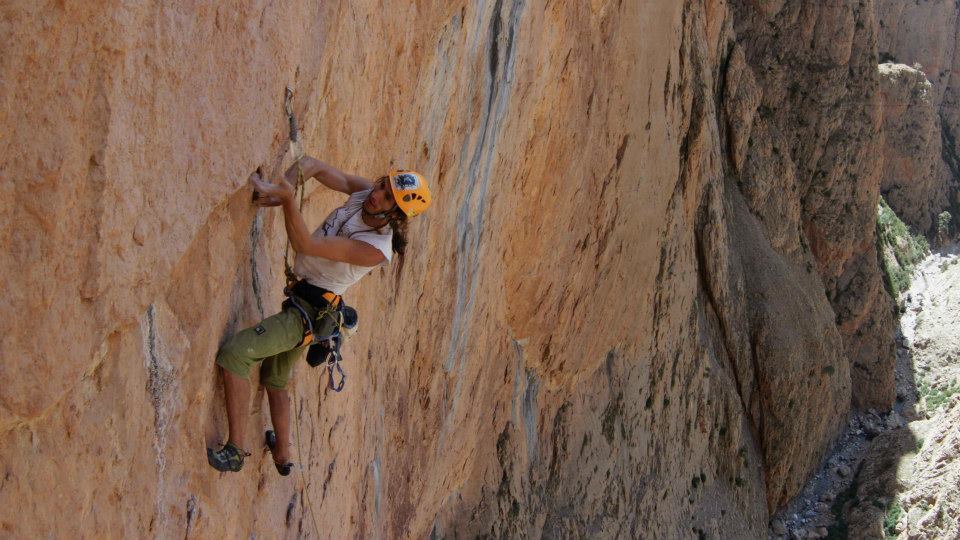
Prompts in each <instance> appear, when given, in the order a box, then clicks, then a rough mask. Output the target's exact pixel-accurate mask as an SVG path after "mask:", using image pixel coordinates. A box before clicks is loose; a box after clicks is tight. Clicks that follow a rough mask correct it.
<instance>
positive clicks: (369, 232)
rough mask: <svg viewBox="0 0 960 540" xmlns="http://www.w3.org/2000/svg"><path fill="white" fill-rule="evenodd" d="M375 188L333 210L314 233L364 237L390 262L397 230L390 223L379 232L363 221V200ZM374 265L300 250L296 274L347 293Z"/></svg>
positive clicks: (296, 261) (353, 197)
mask: <svg viewBox="0 0 960 540" xmlns="http://www.w3.org/2000/svg"><path fill="white" fill-rule="evenodd" d="M371 191H372V190H369V189H366V190H363V191H357V192H356V193H353V194H352V195H350V197H349V198H348V199H347V202H346V203H345V204H344V205H343V206H341V207H340V208H337V209H336V210H334V211H333V212H330V215H328V216H327V219H325V220H324V222H323V224H322V225H320V226H319V227H317V229H316V230H315V231H313V234H312V235H311V236H312V237H313V238H321V237H324V236H339V237H342V238H350V239H351V240H360V241H361V242H366V243H368V244H370V245H371V246H373V247H375V248H377V249H379V250H380V251H381V252H382V253H383V256H384V257H386V259H387V260H386V261H385V263H388V262H390V259H391V258H392V257H393V249H392V245H393V229H391V228H390V226H389V225H385V226H383V227H381V228H380V230H379V231H378V230H377V229H375V228H372V227H370V226H369V225H367V224H366V223H364V222H363V212H362V211H361V209H362V205H363V201H365V200H366V199H367V195H369V194H370V192H371ZM385 263H384V264H385ZM374 268H376V267H374V266H359V265H356V264H350V263H346V262H340V261H331V260H330V259H327V258H324V257H311V256H309V255H301V254H299V253H297V257H296V260H295V262H294V265H293V271H294V273H296V274H297V275H298V276H300V277H301V278H303V279H305V280H307V282H308V283H310V284H311V285H316V286H317V287H323V288H324V289H327V290H328V291H332V292H334V293H336V294H343V293H345V292H347V289H348V288H349V287H350V286H351V285H353V284H354V283H356V282H358V281H360V278H362V277H363V276H365V275H367V273H368V272H370V270H373V269H374Z"/></svg>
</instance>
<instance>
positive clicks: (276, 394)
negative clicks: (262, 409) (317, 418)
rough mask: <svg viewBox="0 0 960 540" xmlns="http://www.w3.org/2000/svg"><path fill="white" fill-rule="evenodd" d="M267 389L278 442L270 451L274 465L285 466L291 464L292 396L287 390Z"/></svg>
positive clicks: (271, 417) (271, 418)
mask: <svg viewBox="0 0 960 540" xmlns="http://www.w3.org/2000/svg"><path fill="white" fill-rule="evenodd" d="M266 389H267V400H268V401H269V402H270V421H271V422H272V423H273V430H274V433H275V434H276V437H277V442H276V444H275V446H274V447H273V448H271V449H270V450H271V451H272V452H273V461H274V463H277V464H280V465H284V464H286V463H290V396H289V395H288V394H287V390H286V389H285V388H270V387H269V386H267V387H266Z"/></svg>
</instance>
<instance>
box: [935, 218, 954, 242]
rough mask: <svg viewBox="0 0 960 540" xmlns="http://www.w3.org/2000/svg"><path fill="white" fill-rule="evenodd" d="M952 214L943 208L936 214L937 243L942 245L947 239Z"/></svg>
mask: <svg viewBox="0 0 960 540" xmlns="http://www.w3.org/2000/svg"><path fill="white" fill-rule="evenodd" d="M952 219H953V216H951V215H950V212H947V211H946V210H944V211H943V212H940V215H938V216H937V243H938V244H940V245H943V244H944V243H945V242H946V241H947V235H948V233H949V232H950V221H951V220H952Z"/></svg>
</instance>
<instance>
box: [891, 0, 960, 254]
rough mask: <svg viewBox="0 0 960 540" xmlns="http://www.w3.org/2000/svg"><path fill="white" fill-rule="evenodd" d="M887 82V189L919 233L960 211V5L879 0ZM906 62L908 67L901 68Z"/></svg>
mask: <svg viewBox="0 0 960 540" xmlns="http://www.w3.org/2000/svg"><path fill="white" fill-rule="evenodd" d="M877 16H878V19H879V20H878V23H879V26H880V32H879V34H878V41H877V47H878V51H879V57H880V61H881V62H886V64H884V66H885V67H881V80H882V81H883V108H882V110H883V114H884V130H883V131H884V135H885V140H886V144H885V146H884V148H883V151H882V153H881V155H882V156H883V160H884V163H885V167H884V176H883V181H882V191H883V194H884V197H885V198H886V199H887V202H889V203H890V207H891V208H893V210H894V211H895V212H897V215H899V216H901V218H902V219H903V220H904V222H905V223H907V224H908V225H910V226H911V227H913V228H914V229H915V230H916V231H917V232H919V233H921V234H926V235H929V236H933V235H934V233H936V227H937V225H936V223H937V215H938V214H939V213H940V212H942V211H944V210H948V211H949V212H951V214H952V215H953V216H957V215H958V214H960V143H958V141H957V133H958V132H960V88H958V84H960V81H958V80H957V79H956V77H955V75H954V74H955V73H957V71H958V69H960V55H957V46H958V45H960V34H958V26H957V24H958V23H957V21H958V20H960V19H958V17H960V8H958V6H957V3H956V2H952V1H949V0H933V1H930V2H912V1H907V0H878V2H877ZM898 64H900V65H898Z"/></svg>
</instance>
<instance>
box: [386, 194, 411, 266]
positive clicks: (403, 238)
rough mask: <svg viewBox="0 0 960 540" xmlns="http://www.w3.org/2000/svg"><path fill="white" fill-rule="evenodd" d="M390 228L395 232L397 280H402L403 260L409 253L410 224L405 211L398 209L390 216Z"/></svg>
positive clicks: (394, 246)
mask: <svg viewBox="0 0 960 540" xmlns="http://www.w3.org/2000/svg"><path fill="white" fill-rule="evenodd" d="M388 224H389V225H390V228H391V229H392V230H393V240H392V242H393V246H392V247H393V252H394V253H396V254H397V274H396V276H397V280H399V279H400V272H402V271H403V260H404V255H405V254H406V251H407V226H408V225H409V224H410V222H409V221H407V215H406V214H404V213H403V210H400V209H399V208H397V209H396V210H394V211H393V212H392V213H391V214H390V221H389V222H388Z"/></svg>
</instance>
